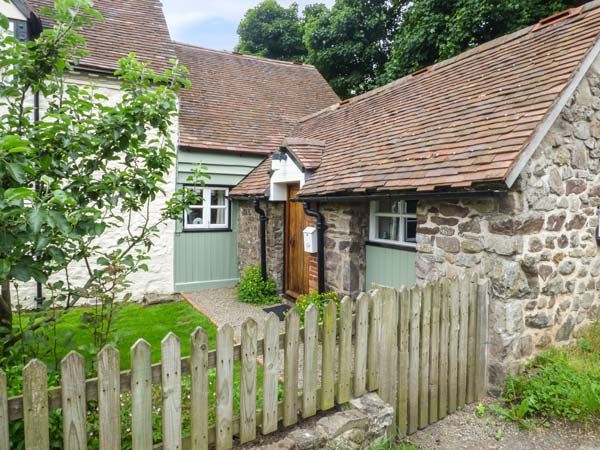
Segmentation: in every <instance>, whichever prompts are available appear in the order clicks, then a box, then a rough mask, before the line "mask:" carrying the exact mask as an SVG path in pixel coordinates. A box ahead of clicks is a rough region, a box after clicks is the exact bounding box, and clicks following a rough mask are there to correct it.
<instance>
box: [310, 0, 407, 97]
mask: <svg viewBox="0 0 600 450" xmlns="http://www.w3.org/2000/svg"><path fill="white" fill-rule="evenodd" d="M400 5H401V2H398V1H394V2H390V1H389V0H337V1H336V2H335V4H334V5H333V7H332V8H331V9H328V8H326V7H325V6H324V5H311V6H309V7H307V8H306V9H305V12H304V14H305V21H306V25H305V34H304V42H305V44H306V47H307V49H308V57H307V61H308V62H310V63H311V64H314V65H315V66H316V67H317V69H319V71H320V72H321V73H322V74H323V76H324V77H325V78H326V79H327V80H328V81H329V83H330V84H331V86H332V87H333V89H334V90H335V91H336V92H337V93H338V94H339V95H340V96H341V97H349V96H351V95H355V94H360V93H361V92H364V91H366V90H368V89H370V88H371V87H373V86H374V85H375V83H376V82H377V78H378V77H379V76H380V75H381V74H382V73H383V71H384V65H385V63H386V62H387V61H388V59H389V53H390V44H391V41H390V39H391V37H392V35H393V33H394V31H395V29H396V23H397V18H398V14H399V11H400Z"/></svg>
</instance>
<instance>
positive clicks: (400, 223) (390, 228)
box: [369, 199, 417, 247]
mask: <svg viewBox="0 0 600 450" xmlns="http://www.w3.org/2000/svg"><path fill="white" fill-rule="evenodd" d="M369 240H371V241H373V242H381V243H387V244H401V245H409V246H413V247H414V246H416V245H417V201H416V200H394V199H384V200H375V201H372V202H371V217H370V224H369Z"/></svg>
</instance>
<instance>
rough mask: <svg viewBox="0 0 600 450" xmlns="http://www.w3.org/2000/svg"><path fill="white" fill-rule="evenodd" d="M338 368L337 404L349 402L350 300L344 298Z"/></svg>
mask: <svg viewBox="0 0 600 450" xmlns="http://www.w3.org/2000/svg"><path fill="white" fill-rule="evenodd" d="M339 346H340V348H339V351H340V353H339V355H340V356H339V358H340V359H339V360H340V367H339V370H338V395H337V401H338V404H342V403H346V402H349V401H350V397H351V392H350V390H351V378H352V299H351V298H350V297H347V296H346V297H344V298H343V299H342V303H341V305H340V343H339Z"/></svg>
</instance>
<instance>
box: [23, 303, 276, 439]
mask: <svg viewBox="0 0 600 450" xmlns="http://www.w3.org/2000/svg"><path fill="white" fill-rule="evenodd" d="M92 310H93V308H74V309H72V310H70V311H68V312H67V313H66V314H65V315H64V316H63V317H61V319H60V321H59V323H58V324H57V327H56V332H57V335H58V336H65V335H68V336H69V340H70V341H71V343H72V346H71V348H72V347H73V346H74V347H75V348H76V349H77V348H79V349H86V348H89V347H91V346H92V344H93V338H92V335H91V332H90V330H89V328H88V327H84V326H82V323H81V319H80V318H81V316H82V315H85V314H86V313H87V312H91V311H92ZM37 316H39V314H38V315H37ZM37 316H36V317H37ZM30 317H33V316H32V315H30V314H24V315H23V320H24V321H26V320H28V318H30ZM198 326H201V327H202V328H204V329H205V330H206V332H207V334H208V342H209V348H210V349H214V348H215V347H216V335H217V327H216V326H215V325H214V324H213V323H212V322H211V321H210V320H209V319H208V318H207V317H206V316H204V315H203V314H201V313H199V312H198V311H196V310H195V309H194V308H192V307H191V306H190V305H189V304H187V303H185V302H179V303H167V304H163V305H155V306H150V307H142V306H141V305H139V304H135V303H129V304H126V305H123V306H121V307H119V309H118V313H117V315H116V316H115V319H114V322H113V325H112V326H111V330H112V331H111V336H110V338H111V341H114V342H115V346H116V347H117V348H118V349H119V352H120V356H121V370H127V369H129V368H130V348H131V346H132V345H133V344H134V343H135V342H136V341H137V340H138V339H139V338H143V339H145V340H146V341H148V343H149V344H150V345H151V346H152V361H153V362H154V363H156V362H159V361H160V359H161V358H160V344H161V341H162V339H163V338H164V337H165V336H166V335H167V333H169V332H173V333H175V334H176V335H177V336H179V338H180V340H181V354H182V356H186V355H189V352H190V335H191V334H192V333H193V331H194V330H195V329H196V327H198ZM68 351H69V348H68V347H65V346H60V345H59V346H58V347H57V353H58V357H59V358H62V357H64V356H65V355H66V354H67V353H68ZM53 359H54V358H53V357H52V356H48V360H47V361H46V362H47V363H48V364H49V365H50V364H52V361H53ZM92 375H93V374H92ZM262 375H263V370H262V366H260V365H259V366H257V370H256V379H257V380H256V386H257V408H261V407H262V403H263V396H262ZM88 376H90V375H89V374H88ZM240 378H241V365H240V363H239V362H236V363H235V364H234V380H233V385H234V386H233V400H234V405H233V408H234V415H238V414H239V408H240ZM208 379H209V396H208V398H209V405H208V415H209V425H210V426H213V425H214V423H215V410H216V396H215V387H216V369H209V371H208ZM279 390H280V393H279V395H280V398H281V388H280V389H279ZM152 391H153V395H152V397H153V401H152V403H153V412H152V422H153V427H152V428H153V440H154V443H159V442H161V440H162V423H161V414H160V411H161V403H162V391H161V387H160V386H157V385H155V386H154V387H153V390H152ZM121 405H122V406H121V424H122V448H123V449H124V450H127V449H129V448H131V416H130V412H131V396H130V394H129V393H123V394H121ZM189 411H190V378H189V376H184V377H182V427H183V434H184V436H185V435H186V434H189V431H190V417H189ZM87 414H88V420H87V427H88V448H89V449H96V448H98V445H99V443H98V440H97V438H98V434H97V432H98V412H97V405H96V403H95V402H89V403H88V412H87ZM60 420H61V419H60V412H58V411H56V412H53V413H52V414H51V431H52V433H51V434H52V436H51V440H52V441H53V442H54V443H55V444H56V445H51V448H52V449H54V448H57V449H58V448H61V445H62V441H61V438H60V436H61V433H62V431H61V430H60ZM13 425H15V427H13V428H14V430H12V431H11V435H12V436H13V440H14V439H15V438H17V440H18V436H21V435H22V423H21V424H16V423H15V424H13ZM13 433H16V435H15V434H13Z"/></svg>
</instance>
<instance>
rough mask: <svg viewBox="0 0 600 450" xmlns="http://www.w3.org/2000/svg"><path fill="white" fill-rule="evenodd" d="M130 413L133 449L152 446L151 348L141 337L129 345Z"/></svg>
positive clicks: (137, 449)
mask: <svg viewBox="0 0 600 450" xmlns="http://www.w3.org/2000/svg"><path fill="white" fill-rule="evenodd" d="M131 415H132V417H131V434H132V448H133V450H143V449H147V448H150V447H152V349H151V348H150V344H149V343H148V342H146V341H145V340H143V339H138V341H137V342H136V343H135V344H134V345H133V346H132V347H131Z"/></svg>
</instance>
